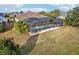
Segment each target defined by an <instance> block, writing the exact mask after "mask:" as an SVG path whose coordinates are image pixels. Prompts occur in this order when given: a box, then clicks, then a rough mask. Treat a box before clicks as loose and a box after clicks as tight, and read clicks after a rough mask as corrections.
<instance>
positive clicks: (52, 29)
mask: <svg viewBox="0 0 79 59" xmlns="http://www.w3.org/2000/svg"><path fill="white" fill-rule="evenodd" d="M58 28H61V27H55V28H50V29H46V30H42V31H39V32H36V33H34V34H33V33H31V32H29V34H30V35H31V36H33V35H37V34H40V33H44V32H46V31H50V30H55V29H58Z"/></svg>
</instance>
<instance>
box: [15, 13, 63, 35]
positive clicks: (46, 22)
mask: <svg viewBox="0 0 79 59" xmlns="http://www.w3.org/2000/svg"><path fill="white" fill-rule="evenodd" d="M15 21H25V22H27V23H28V26H29V32H30V33H32V34H33V33H36V32H39V31H42V30H45V29H50V28H52V27H59V26H62V25H63V21H62V20H60V19H58V18H48V17H47V16H44V15H41V14H38V13H34V12H27V13H23V14H18V15H16V17H15Z"/></svg>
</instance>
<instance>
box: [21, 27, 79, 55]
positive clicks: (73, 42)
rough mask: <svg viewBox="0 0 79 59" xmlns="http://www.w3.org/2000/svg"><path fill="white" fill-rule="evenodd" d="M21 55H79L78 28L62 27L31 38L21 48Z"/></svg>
mask: <svg viewBox="0 0 79 59" xmlns="http://www.w3.org/2000/svg"><path fill="white" fill-rule="evenodd" d="M22 54H32V55H51V54H53V55H62V54H64V55H66V54H79V28H76V27H62V28H60V29H57V30H51V31H48V32H45V33H42V34H39V35H36V36H33V37H31V38H29V39H28V40H27V42H26V43H25V44H24V45H23V46H22Z"/></svg>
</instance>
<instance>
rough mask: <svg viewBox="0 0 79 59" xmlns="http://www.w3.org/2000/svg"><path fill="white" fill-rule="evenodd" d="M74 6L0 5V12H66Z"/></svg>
mask: <svg viewBox="0 0 79 59" xmlns="http://www.w3.org/2000/svg"><path fill="white" fill-rule="evenodd" d="M75 6H77V5H75V4H0V12H1V13H6V12H17V11H18V12H19V11H24V12H27V11H32V12H40V11H46V12H50V11H52V10H55V9H59V10H61V11H64V12H66V11H68V10H69V9H72V8H74V7H75Z"/></svg>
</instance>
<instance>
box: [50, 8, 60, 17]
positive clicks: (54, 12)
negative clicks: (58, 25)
mask: <svg viewBox="0 0 79 59" xmlns="http://www.w3.org/2000/svg"><path fill="white" fill-rule="evenodd" d="M59 15H60V10H59V9H55V10H54V11H51V12H50V16H51V17H57V16H59Z"/></svg>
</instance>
